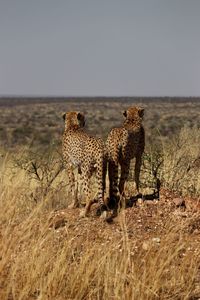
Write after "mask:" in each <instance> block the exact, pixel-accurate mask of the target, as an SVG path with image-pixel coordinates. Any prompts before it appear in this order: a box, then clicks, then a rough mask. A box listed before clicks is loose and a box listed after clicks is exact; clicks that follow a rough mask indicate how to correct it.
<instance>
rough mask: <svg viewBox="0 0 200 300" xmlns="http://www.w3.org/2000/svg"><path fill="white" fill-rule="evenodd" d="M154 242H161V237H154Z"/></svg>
mask: <svg viewBox="0 0 200 300" xmlns="http://www.w3.org/2000/svg"><path fill="white" fill-rule="evenodd" d="M152 242H154V243H156V244H160V238H159V237H155V238H152Z"/></svg>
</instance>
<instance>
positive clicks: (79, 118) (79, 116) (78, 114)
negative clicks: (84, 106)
mask: <svg viewBox="0 0 200 300" xmlns="http://www.w3.org/2000/svg"><path fill="white" fill-rule="evenodd" d="M83 118H84V116H83V115H82V114H81V113H80V112H79V113H77V119H78V120H79V121H80V120H81V119H83Z"/></svg>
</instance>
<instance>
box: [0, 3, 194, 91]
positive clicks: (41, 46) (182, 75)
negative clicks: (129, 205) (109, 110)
mask: <svg viewBox="0 0 200 300" xmlns="http://www.w3.org/2000/svg"><path fill="white" fill-rule="evenodd" d="M0 95H30V96H39V95H41V96H200V1H199V0H120V1H119V0H56V1H55V0H32V1H31V0H0Z"/></svg>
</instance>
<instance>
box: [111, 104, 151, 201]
mask: <svg viewBox="0 0 200 300" xmlns="http://www.w3.org/2000/svg"><path fill="white" fill-rule="evenodd" d="M123 115H124V117H125V121H124V124H123V126H122V127H120V128H113V129H112V130H111V132H110V134H109V135H108V139H107V143H106V146H107V154H108V174H109V182H110V188H109V197H110V205H111V206H116V204H117V202H118V199H119V197H118V191H119V193H120V195H121V196H124V185H125V182H126V181H127V178H128V175H129V169H130V162H131V159H133V158H135V159H136V161H135V182H136V188H137V192H139V175H140V168H141V163H142V154H143V152H144V146H145V132H144V128H143V126H142V119H143V115H144V109H143V108H140V107H130V108H128V110H127V111H124V113H123ZM118 165H120V166H121V176H120V180H119V184H118Z"/></svg>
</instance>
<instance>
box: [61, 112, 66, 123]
mask: <svg viewBox="0 0 200 300" xmlns="http://www.w3.org/2000/svg"><path fill="white" fill-rule="evenodd" d="M62 117H63V120H64V121H65V118H66V113H64V114H63V116H62Z"/></svg>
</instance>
